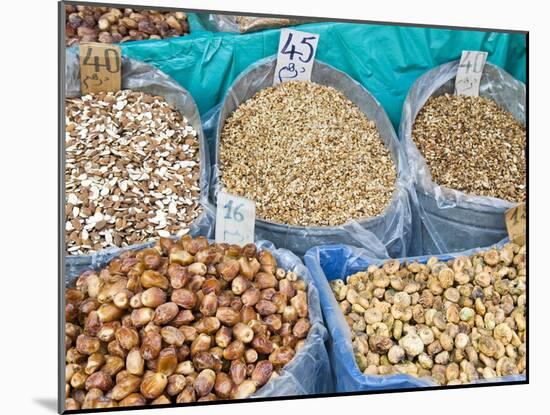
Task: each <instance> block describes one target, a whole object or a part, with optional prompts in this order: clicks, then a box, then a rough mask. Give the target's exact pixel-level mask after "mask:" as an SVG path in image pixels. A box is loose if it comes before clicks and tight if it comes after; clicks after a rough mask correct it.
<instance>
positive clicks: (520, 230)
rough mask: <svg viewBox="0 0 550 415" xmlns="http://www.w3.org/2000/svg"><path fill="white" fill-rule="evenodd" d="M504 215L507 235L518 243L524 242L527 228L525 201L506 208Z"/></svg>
mask: <svg viewBox="0 0 550 415" xmlns="http://www.w3.org/2000/svg"><path fill="white" fill-rule="evenodd" d="M504 217H505V219H506V228H507V229H508V237H509V238H510V240H511V241H512V242H515V243H517V244H519V245H523V244H525V234H526V230H527V222H526V219H527V212H526V209H525V203H520V204H519V205H517V206H514V207H513V208H511V209H508V210H507V211H506V213H505V214H504Z"/></svg>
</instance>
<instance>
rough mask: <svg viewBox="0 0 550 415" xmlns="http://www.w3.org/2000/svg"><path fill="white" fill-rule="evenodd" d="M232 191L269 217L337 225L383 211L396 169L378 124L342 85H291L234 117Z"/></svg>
mask: <svg viewBox="0 0 550 415" xmlns="http://www.w3.org/2000/svg"><path fill="white" fill-rule="evenodd" d="M220 163H221V166H220V167H221V180H222V183H223V185H224V186H225V188H226V189H227V190H228V191H229V192H231V193H235V194H238V195H240V196H245V197H248V198H250V199H252V200H254V201H255V202H256V212H257V215H258V216H259V217H260V218H262V219H267V220H270V221H274V222H279V223H286V224H290V225H303V226H306V225H321V226H335V225H340V224H343V223H345V222H347V221H348V220H350V219H361V218H367V217H371V216H376V215H379V214H380V213H382V211H383V210H384V208H385V207H386V206H387V205H388V203H389V202H390V200H391V197H392V193H393V191H394V188H395V182H396V169H395V166H394V164H393V160H392V158H391V155H390V153H389V151H388V150H387V149H386V147H385V146H384V143H383V142H382V140H381V138H380V135H379V133H378V130H377V128H376V125H375V123H374V122H373V121H370V120H368V119H367V117H366V116H365V115H364V114H363V113H362V112H361V110H360V109H359V108H358V107H357V106H356V105H355V104H354V103H352V102H351V101H350V100H349V99H347V98H346V97H345V96H344V94H342V93H341V92H339V91H337V90H336V89H334V88H331V87H327V86H323V85H318V84H315V83H313V82H287V83H283V84H280V85H278V86H276V87H272V88H266V89H264V90H262V91H260V92H258V93H257V94H256V95H255V96H253V97H252V98H251V99H249V100H248V101H246V102H244V103H242V104H241V105H240V106H239V108H237V110H236V111H235V112H234V113H233V114H232V115H231V116H230V117H229V118H228V119H227V120H226V122H225V125H224V126H223V130H222V132H221V143H220Z"/></svg>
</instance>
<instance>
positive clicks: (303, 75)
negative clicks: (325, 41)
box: [273, 29, 319, 85]
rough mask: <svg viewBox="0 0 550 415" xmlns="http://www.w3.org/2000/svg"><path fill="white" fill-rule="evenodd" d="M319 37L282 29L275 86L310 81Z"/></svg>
mask: <svg viewBox="0 0 550 415" xmlns="http://www.w3.org/2000/svg"><path fill="white" fill-rule="evenodd" d="M318 42H319V35H316V34H313V33H306V32H300V31H298V30H291V29H281V37H280V38H279V49H278V53H277V65H276V66H275V75H274V78H273V85H278V84H280V83H281V82H286V81H309V80H310V79H311V69H312V68H313V61H314V59H315V52H316V51H317V43H318Z"/></svg>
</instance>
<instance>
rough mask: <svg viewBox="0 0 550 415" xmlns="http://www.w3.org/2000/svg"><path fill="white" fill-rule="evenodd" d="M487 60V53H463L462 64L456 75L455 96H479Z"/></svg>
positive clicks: (466, 51)
mask: <svg viewBox="0 0 550 415" xmlns="http://www.w3.org/2000/svg"><path fill="white" fill-rule="evenodd" d="M486 60H487V52H478V51H473V50H464V51H462V56H461V57H460V64H459V65H458V71H457V73H456V80H455V94H456V95H467V96H470V97H472V96H475V97H476V96H478V95H479V83H480V82H481V74H482V73H483V68H484V67H485V61H486Z"/></svg>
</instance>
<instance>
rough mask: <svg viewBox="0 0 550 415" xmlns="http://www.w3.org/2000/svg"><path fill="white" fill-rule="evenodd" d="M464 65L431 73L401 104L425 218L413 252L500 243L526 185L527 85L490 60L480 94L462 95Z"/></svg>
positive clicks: (446, 66)
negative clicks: (507, 216) (457, 92)
mask: <svg viewBox="0 0 550 415" xmlns="http://www.w3.org/2000/svg"><path fill="white" fill-rule="evenodd" d="M458 67H459V61H453V62H449V63H446V64H444V65H440V66H438V67H436V68H434V69H432V70H430V71H428V72H426V73H425V74H424V75H422V76H421V77H420V78H418V79H417V80H416V82H415V83H414V85H413V86H412V87H411V89H410V90H409V93H408V95H407V98H406V100H405V103H404V104H403V115H402V118H401V124H400V130H399V134H400V138H401V141H402V143H403V147H404V149H405V154H406V157H407V162H408V164H409V166H410V170H411V175H412V177H413V179H414V182H415V187H416V190H417V192H416V193H415V194H413V197H414V198H416V199H417V202H416V203H413V205H414V207H415V209H416V213H415V216H417V217H418V218H420V219H421V221H422V225H421V227H420V228H419V229H417V233H418V235H419V237H418V239H419V243H417V244H416V247H417V250H416V251H415V252H414V254H419V255H420V254H438V253H445V252H454V251H460V250H465V249H469V248H472V247H475V246H487V245H490V244H494V243H496V242H498V241H499V240H501V239H502V238H504V237H505V236H506V234H507V233H506V226H505V224H504V212H505V211H506V210H507V209H510V208H511V207H512V206H514V203H517V202H521V201H523V200H524V199H525V195H526V192H527V188H526V144H527V141H526V140H527V138H526V135H525V122H526V118H525V117H526V113H525V108H526V101H525V98H526V89H525V84H523V83H522V82H520V81H518V80H516V79H514V78H513V77H512V76H511V75H510V74H508V73H507V72H506V71H504V70H503V69H501V68H499V67H498V66H496V65H493V64H491V63H487V64H485V66H484V68H483V72H482V75H481V83H480V88H479V97H456V96H454V89H455V78H456V74H457V70H458ZM451 95H452V96H451ZM436 119H437V120H438V121H437V122H435V120H436ZM415 135H416V136H415ZM423 153H425V155H424V154H423ZM432 170H433V171H432ZM440 180H441V181H442V182H440ZM447 184H448V185H449V186H447Z"/></svg>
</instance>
